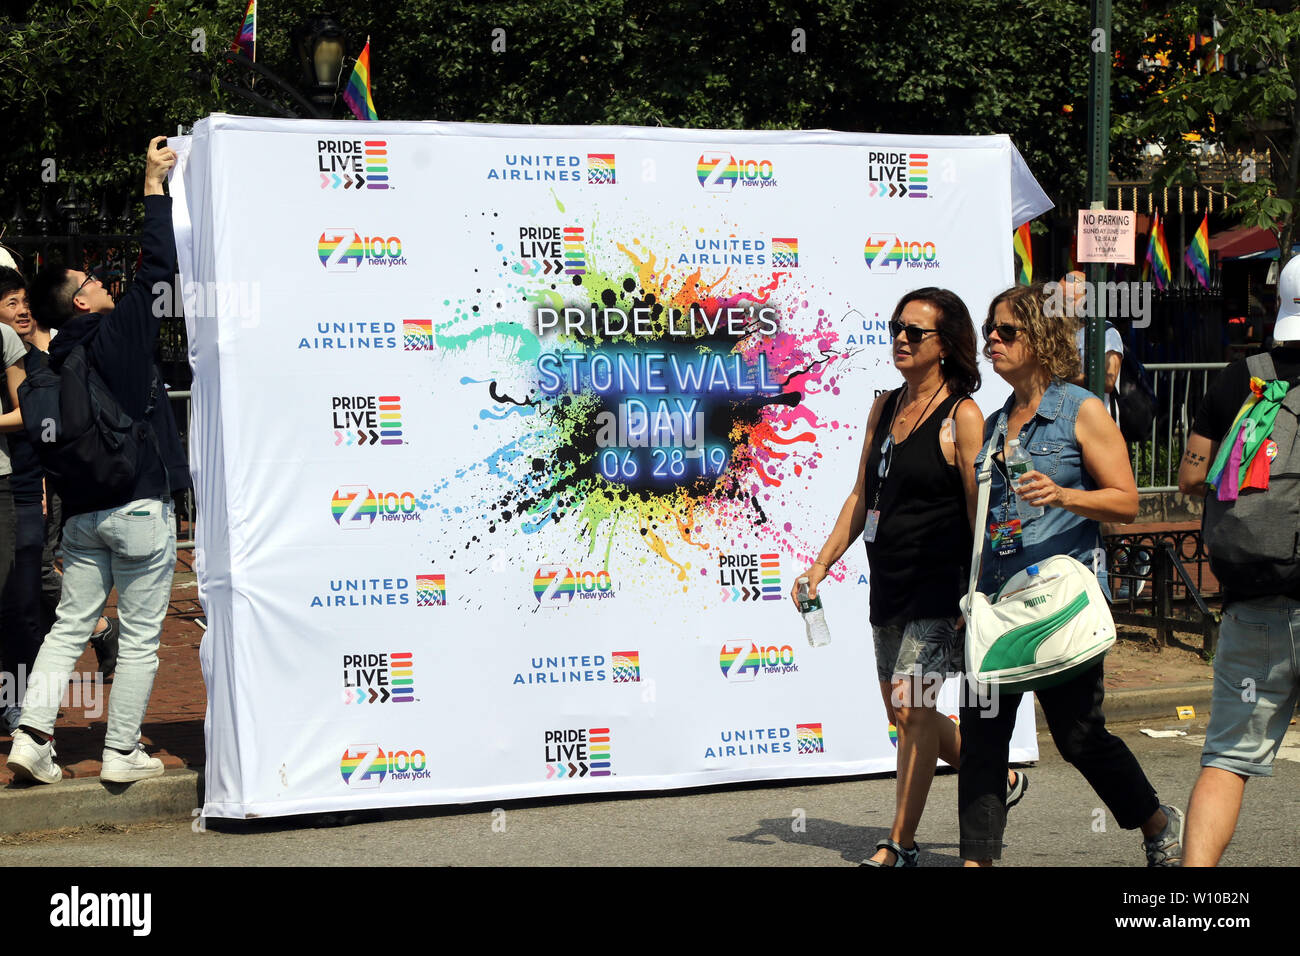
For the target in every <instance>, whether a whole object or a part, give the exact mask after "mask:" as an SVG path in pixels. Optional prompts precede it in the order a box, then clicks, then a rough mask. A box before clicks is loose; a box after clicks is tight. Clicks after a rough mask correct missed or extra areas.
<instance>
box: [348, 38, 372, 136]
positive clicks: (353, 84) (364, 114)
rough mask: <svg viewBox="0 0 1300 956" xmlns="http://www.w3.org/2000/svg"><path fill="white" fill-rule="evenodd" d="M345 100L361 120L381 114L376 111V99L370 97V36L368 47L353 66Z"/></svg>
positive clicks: (367, 41)
mask: <svg viewBox="0 0 1300 956" xmlns="http://www.w3.org/2000/svg"><path fill="white" fill-rule="evenodd" d="M343 102H345V103H347V104H348V107H349V108H350V109H351V110H352V115H353V116H355V117H356V118H357V119H359V120H377V119H379V114H378V113H376V112H375V101H374V100H372V99H371V98H370V37H366V47H365V49H364V50H362V51H361V55H360V56H359V57H357V63H356V66H354V67H353V68H352V78H351V79H350V80H348V87H347V89H345V90H344V91H343Z"/></svg>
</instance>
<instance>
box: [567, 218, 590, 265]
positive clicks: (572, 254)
mask: <svg viewBox="0 0 1300 956" xmlns="http://www.w3.org/2000/svg"><path fill="white" fill-rule="evenodd" d="M564 274H565V275H566V276H584V275H586V274H587V246H586V237H585V235H584V233H583V227H582V226H565V227H564Z"/></svg>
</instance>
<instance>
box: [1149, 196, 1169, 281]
mask: <svg viewBox="0 0 1300 956" xmlns="http://www.w3.org/2000/svg"><path fill="white" fill-rule="evenodd" d="M1147 279H1154V280H1155V283H1156V288H1157V289H1159V290H1160V291H1161V292H1163V291H1164V290H1165V287H1166V286H1167V285H1169V246H1168V245H1167V244H1166V243H1165V224H1164V223H1163V222H1161V221H1160V210H1158V209H1157V210H1156V213H1155V216H1154V217H1153V218H1152V220H1151V235H1150V236H1149V237H1148V238H1147V257H1146V261H1145V262H1143V263H1142V281H1143V282H1145V281H1147Z"/></svg>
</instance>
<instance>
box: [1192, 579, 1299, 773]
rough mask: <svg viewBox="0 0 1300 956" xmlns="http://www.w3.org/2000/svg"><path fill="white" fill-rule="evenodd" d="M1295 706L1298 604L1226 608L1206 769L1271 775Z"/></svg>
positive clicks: (1264, 602)
mask: <svg viewBox="0 0 1300 956" xmlns="http://www.w3.org/2000/svg"><path fill="white" fill-rule="evenodd" d="M1298 699H1300V604H1296V603H1295V602H1294V601H1292V600H1290V599H1288V598H1281V597H1275V598H1256V599H1254V600H1250V601H1234V602H1233V603H1232V604H1229V605H1228V606H1227V607H1226V608H1224V610H1223V623H1222V624H1221V625H1220V626H1219V647H1218V650H1217V651H1216V652H1215V655H1214V696H1213V698H1212V699H1211V705H1210V726H1209V729H1207V730H1206V731H1205V749H1204V750H1203V751H1202V752H1201V766H1202V767H1218V768H1219V769H1220V770H1227V771H1230V772H1231V773H1238V774H1242V775H1243V776H1247V777H1269V776H1272V775H1273V758H1274V757H1276V756H1277V752H1278V749H1279V748H1280V747H1281V746H1282V738H1283V737H1284V736H1285V735H1286V731H1287V727H1288V726H1289V724H1290V722H1291V715H1292V714H1293V713H1295V708H1296V701H1297V700H1298Z"/></svg>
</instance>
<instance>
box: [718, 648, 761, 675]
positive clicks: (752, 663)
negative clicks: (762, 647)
mask: <svg viewBox="0 0 1300 956" xmlns="http://www.w3.org/2000/svg"><path fill="white" fill-rule="evenodd" d="M737 658H743V660H742V661H741V665H740V667H739V668H737V669H736V670H735V671H734V672H733V671H732V669H731V668H732V666H733V665H734V664H735V663H736V659H737ZM718 666H719V667H721V668H722V676H723V677H728V678H730V677H731V676H732V675H733V673H734V674H735V675H737V676H738V675H741V674H745V673H749V675H750V676H749V678H748V679H749V680H753V675H755V674H757V673H758V672H759V669H760V668H762V666H763V655H762V654H760V653H759V650H758V645H757V644H755V643H754V642H753V641H751V642H750V644H749V650H745V645H744V644H723V645H722V652H721V653H720V654H718Z"/></svg>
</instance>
